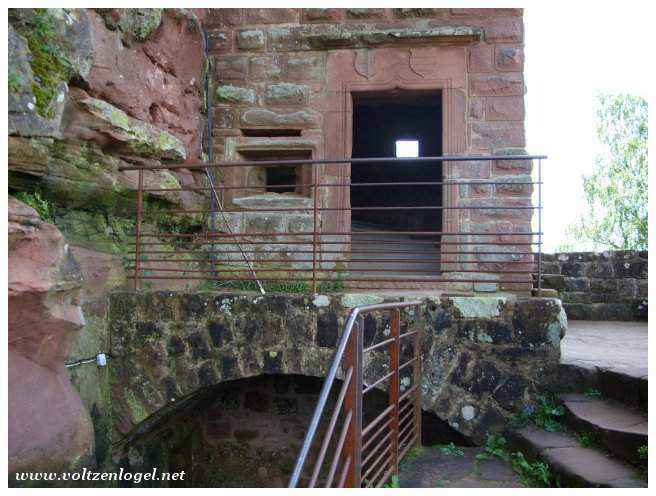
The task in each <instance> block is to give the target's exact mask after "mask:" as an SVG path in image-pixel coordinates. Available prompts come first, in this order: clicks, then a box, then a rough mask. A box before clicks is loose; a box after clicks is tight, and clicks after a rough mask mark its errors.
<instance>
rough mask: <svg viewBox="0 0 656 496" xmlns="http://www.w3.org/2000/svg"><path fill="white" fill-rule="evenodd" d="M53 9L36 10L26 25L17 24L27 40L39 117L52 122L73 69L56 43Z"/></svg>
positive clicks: (57, 42)
mask: <svg viewBox="0 0 656 496" xmlns="http://www.w3.org/2000/svg"><path fill="white" fill-rule="evenodd" d="M49 10H50V9H34V16H33V17H32V18H30V19H29V20H28V21H27V22H25V24H17V26H18V27H19V30H20V33H21V34H22V35H23V36H24V37H25V39H26V40H27V45H28V47H29V48H30V52H31V54H32V58H31V60H30V66H31V67H32V72H33V73H34V84H33V85H32V92H33V93H34V97H35V98H36V109H37V112H38V113H39V115H41V116H42V117H46V118H48V119H52V118H53V117H54V108H53V103H55V101H56V99H57V96H58V91H59V85H60V84H61V83H62V82H68V80H69V79H70V77H71V75H72V72H73V69H72V66H71V63H70V61H69V60H68V58H67V56H66V54H65V53H64V50H63V49H62V47H61V46H60V42H59V41H57V36H58V33H57V28H56V20H55V18H54V17H53V14H52V13H51V12H50V11H49Z"/></svg>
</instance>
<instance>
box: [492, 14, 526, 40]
mask: <svg viewBox="0 0 656 496" xmlns="http://www.w3.org/2000/svg"><path fill="white" fill-rule="evenodd" d="M484 31H485V41H487V42H496V43H519V42H521V41H522V40H523V38H524V23H523V22H522V19H521V18H517V17H499V18H493V19H490V20H489V22H486V27H485V28H484Z"/></svg>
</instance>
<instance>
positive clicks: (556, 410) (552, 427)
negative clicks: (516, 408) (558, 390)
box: [510, 394, 565, 432]
mask: <svg viewBox="0 0 656 496" xmlns="http://www.w3.org/2000/svg"><path fill="white" fill-rule="evenodd" d="M563 415H565V409H564V408H563V407H562V406H561V405H559V404H558V403H556V400H555V399H554V398H553V396H551V395H544V394H539V395H537V396H536V398H535V406H532V405H528V406H526V407H525V408H524V410H522V412H521V413H519V414H517V415H515V416H514V417H513V419H512V420H511V422H510V423H511V425H512V426H513V427H523V426H525V425H527V424H529V423H531V422H532V423H533V424H535V425H536V426H538V427H540V428H542V429H544V430H545V431H549V432H560V431H562V430H563V425H562V424H561V423H560V418H561V417H562V416H563Z"/></svg>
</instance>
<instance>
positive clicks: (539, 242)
mask: <svg viewBox="0 0 656 496" xmlns="http://www.w3.org/2000/svg"><path fill="white" fill-rule="evenodd" d="M541 291H542V159H538V296H542V295H541V294H540V293H541Z"/></svg>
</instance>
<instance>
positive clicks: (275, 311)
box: [109, 292, 567, 443]
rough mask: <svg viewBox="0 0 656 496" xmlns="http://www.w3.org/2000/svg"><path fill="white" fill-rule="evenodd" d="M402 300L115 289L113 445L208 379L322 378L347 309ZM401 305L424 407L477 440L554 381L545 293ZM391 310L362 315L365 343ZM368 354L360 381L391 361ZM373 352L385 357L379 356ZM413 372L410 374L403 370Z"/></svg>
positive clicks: (556, 308)
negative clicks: (416, 336) (418, 358)
mask: <svg viewBox="0 0 656 496" xmlns="http://www.w3.org/2000/svg"><path fill="white" fill-rule="evenodd" d="M402 299H403V298H402V297H394V296H385V297H382V296H376V295H371V294H367V295H362V294H360V295H358V294H343V295H340V294H335V295H329V296H327V295H318V296H316V297H311V296H302V295H276V294H268V295H266V296H261V295H255V294H220V293H210V292H208V293H195V294H191V293H172V292H151V293H132V292H119V293H114V294H113V295H112V297H111V301H110V310H109V316H110V322H109V331H110V334H111V340H112V350H111V353H112V356H113V357H114V359H113V360H112V361H111V363H110V374H111V376H112V378H111V383H112V385H111V389H112V392H111V397H112V405H113V414H114V417H113V420H112V431H113V435H114V440H113V441H114V442H115V443H116V442H120V441H121V440H122V439H123V440H125V439H130V438H131V437H132V436H134V435H135V434H138V433H140V432H145V431H146V430H148V429H149V427H148V426H149V425H151V424H152V423H153V422H155V421H156V419H157V418H158V417H160V416H161V415H162V412H166V411H167V410H169V409H170V408H176V406H177V405H181V404H183V403H184V401H185V398H188V397H189V396H190V395H193V394H195V393H196V392H198V391H200V390H204V389H205V388H207V387H210V386H214V385H216V384H220V383H222V382H225V381H231V380H235V379H243V378H246V377H254V376H257V375H261V374H298V375H305V376H313V377H319V378H323V377H325V375H326V372H327V370H328V368H329V366H330V363H331V362H332V360H333V356H334V352H335V347H336V345H337V342H338V339H339V336H340V335H341V332H342V330H343V329H344V325H345V321H346V318H347V316H348V313H349V311H350V309H351V308H352V307H354V306H356V305H363V304H371V303H380V302H382V301H399V300H402ZM422 301H423V303H422V305H421V307H420V311H419V312H417V310H416V309H415V308H412V309H407V310H404V311H403V312H402V326H403V329H407V330H411V329H421V330H422V331H423V333H424V335H423V338H422V345H421V353H422V359H423V365H422V374H423V375H422V391H423V397H422V401H423V408H424V409H425V410H427V411H430V412H433V413H435V414H436V415H437V416H439V417H440V418H441V419H442V420H445V421H447V422H448V423H449V424H450V425H451V426H452V427H453V428H454V429H455V430H457V431H459V432H460V433H461V434H463V435H465V436H468V437H470V438H471V439H473V440H475V441H476V442H484V441H485V435H486V432H487V431H488V430H489V429H501V428H502V427H503V426H504V425H505V423H506V421H507V419H508V418H509V417H510V416H511V415H512V414H513V413H516V412H518V411H519V410H521V409H522V408H523V407H524V406H525V405H526V404H527V403H531V401H532V398H533V397H534V395H535V393H537V392H538V391H540V390H541V389H543V388H545V387H548V386H550V384H551V382H550V381H551V380H552V379H553V378H554V376H555V372H556V369H557V366H558V362H559V359H560V340H561V338H562V336H563V335H564V333H565V329H566V326H567V320H566V317H565V313H564V312H563V310H562V307H561V304H560V301H559V300H557V299H553V298H520V297H510V296H509V297H492V296H490V297H484V298H475V297H442V298H425V299H423V300H422ZM389 325H390V324H389V317H388V315H386V314H385V313H375V314H372V315H369V316H367V317H366V319H365V326H364V342H365V346H369V345H370V344H372V343H376V342H379V341H382V340H383V339H385V336H387V335H388V334H389ZM377 353H378V352H376V353H373V354H372V355H368V356H369V360H367V361H366V362H365V382H367V381H368V382H370V383H373V382H374V381H375V379H376V378H378V377H380V376H381V375H383V373H382V371H384V370H386V368H387V367H388V365H387V361H386V360H388V359H387V358H386V357H381V356H379V355H378V354H377ZM381 360H385V362H384V363H383V362H382V361H381ZM409 373H410V372H409Z"/></svg>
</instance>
